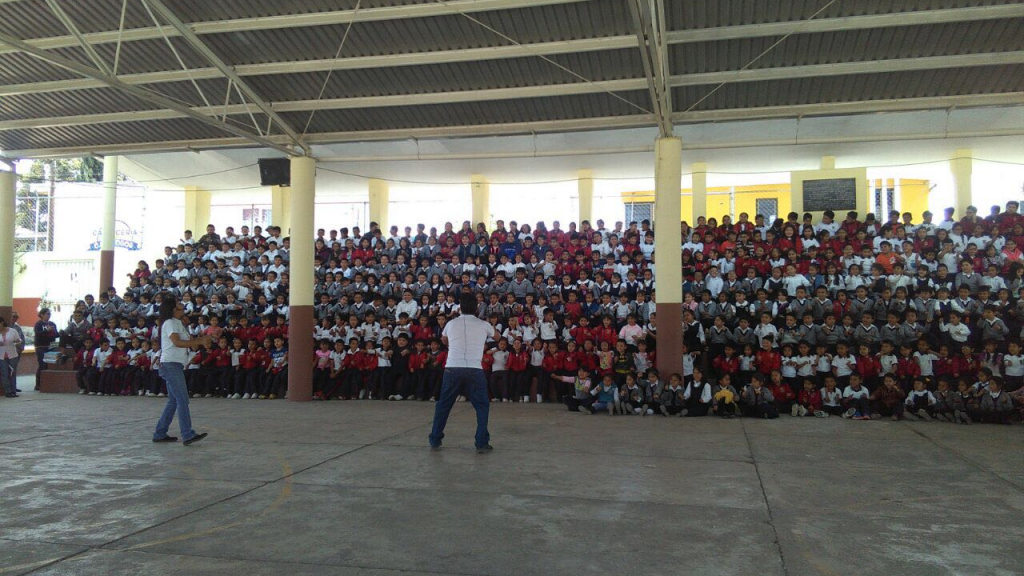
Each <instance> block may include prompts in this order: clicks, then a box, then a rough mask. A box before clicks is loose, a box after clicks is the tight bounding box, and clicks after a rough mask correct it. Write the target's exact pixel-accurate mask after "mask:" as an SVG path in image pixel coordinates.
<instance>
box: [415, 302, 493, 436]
mask: <svg viewBox="0 0 1024 576" xmlns="http://www.w3.org/2000/svg"><path fill="white" fill-rule="evenodd" d="M459 307H460V308H461V309H462V314H460V315H459V317H458V318H455V319H454V320H452V321H450V322H448V323H447V324H445V326H444V331H443V332H442V333H441V341H442V342H443V343H444V344H445V346H447V347H448V362H447V363H446V364H445V368H444V379H443V380H442V381H441V397H440V398H438V399H437V404H436V405H435V406H434V425H433V428H432V429H431V431H430V437H429V440H430V448H431V450H440V449H441V441H442V440H443V439H444V427H445V425H446V424H447V423H448V415H449V414H450V413H451V411H452V406H454V405H455V397H456V396H458V395H459V393H460V391H461V390H462V389H463V388H464V387H466V388H469V401H470V402H471V403H472V404H473V408H474V409H476V451H477V453H478V454H484V453H486V452H489V451H491V450H492V448H491V444H490V439H491V436H490V434H489V433H488V432H487V417H488V415H489V412H490V409H491V403H490V401H488V399H487V376H486V375H485V374H484V370H483V364H482V362H481V361H482V360H483V357H484V344H485V343H486V342H487V339H488V338H493V339H494V340H498V339H500V338H501V335H500V334H499V333H498V331H497V330H495V329H494V327H493V326H491V325H490V323H488V322H485V321H483V320H481V319H479V318H477V316H476V312H477V301H476V295H475V294H473V293H471V292H463V293H462V295H461V296H460V297H459Z"/></svg>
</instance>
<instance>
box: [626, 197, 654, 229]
mask: <svg viewBox="0 0 1024 576" xmlns="http://www.w3.org/2000/svg"><path fill="white" fill-rule="evenodd" d="M644 220H652V221H653V220H654V202H627V203H626V217H625V222H626V224H629V223H630V222H637V223H640V222H643V221H644Z"/></svg>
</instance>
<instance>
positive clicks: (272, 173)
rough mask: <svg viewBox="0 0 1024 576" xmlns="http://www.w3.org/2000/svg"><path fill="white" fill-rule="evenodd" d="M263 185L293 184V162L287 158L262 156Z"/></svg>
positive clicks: (261, 176)
mask: <svg viewBox="0 0 1024 576" xmlns="http://www.w3.org/2000/svg"><path fill="white" fill-rule="evenodd" d="M259 164H260V185H261V186H291V184H292V163H291V161H290V160H289V159H287V158H260V159H259Z"/></svg>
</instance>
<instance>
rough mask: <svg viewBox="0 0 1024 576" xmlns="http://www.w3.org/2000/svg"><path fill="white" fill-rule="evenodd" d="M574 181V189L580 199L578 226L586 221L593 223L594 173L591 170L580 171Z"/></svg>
mask: <svg viewBox="0 0 1024 576" xmlns="http://www.w3.org/2000/svg"><path fill="white" fill-rule="evenodd" d="M577 178H578V179H577V180H576V189H577V191H578V193H579V197H580V202H579V204H580V219H579V222H578V223H579V224H583V221H584V220H586V221H588V222H590V223H591V225H593V223H594V173H593V171H591V170H580V171H579V175H578V176H577Z"/></svg>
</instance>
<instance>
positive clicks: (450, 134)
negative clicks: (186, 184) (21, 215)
mask: <svg viewBox="0 0 1024 576" xmlns="http://www.w3.org/2000/svg"><path fill="white" fill-rule="evenodd" d="M654 125H655V120H654V116H651V115H649V114H631V115H625V116H607V117H601V118H579V119H571V120H544V121H537V122H511V123H506V124H479V125H467V126H441V127H430V128H401V129H395V130H369V131H357V132H323V133H319V134H307V135H306V141H307V142H309V143H311V144H331V143H336V142H379V141H389V140H411V139H422V138H458V137H470V136H495V135H512V134H534V133H542V132H543V133H547V132H574V131H580V130H610V129H616V128H641V127H650V126H654ZM270 139H271V140H276V141H278V142H285V141H286V140H285V139H284V138H283V137H282V136H271V137H270ZM252 146H253V144H252V142H251V141H249V140H247V139H245V138H217V139H205V140H177V141H169V142H146V143H141V144H124V145H122V144H113V145H104V146H75V147H67V148H37V149H32V150H0V157H9V158H47V157H74V156H82V155H89V154H93V155H100V156H102V155H106V154H141V153H155V152H175V151H181V152H184V151H193V152H195V151H202V150H212V149H218V148H246V147H249V148H251V147H252Z"/></svg>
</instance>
